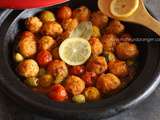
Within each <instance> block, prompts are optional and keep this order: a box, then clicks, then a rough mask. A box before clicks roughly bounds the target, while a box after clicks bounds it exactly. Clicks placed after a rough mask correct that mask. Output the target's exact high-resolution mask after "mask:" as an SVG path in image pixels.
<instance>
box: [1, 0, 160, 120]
mask: <svg viewBox="0 0 160 120" xmlns="http://www.w3.org/2000/svg"><path fill="white" fill-rule="evenodd" d="M145 3H146V7H147V8H148V10H149V11H150V12H151V14H152V15H153V16H154V17H156V18H157V19H159V20H160V0H145ZM2 11H3V10H1V9H0V13H2ZM0 120H52V119H49V118H44V117H41V116H38V115H36V114H35V113H30V112H28V111H27V110H24V109H23V108H21V107H20V106H18V105H16V104H15V103H14V102H13V101H12V100H10V99H9V98H7V97H6V96H5V95H4V94H3V93H1V92H0ZM108 120H160V86H159V87H158V88H157V90H156V91H155V92H154V93H153V94H152V95H151V96H150V97H149V98H148V99H146V100H145V101H144V102H143V103H141V104H139V105H137V106H136V107H134V108H132V109H130V110H127V111H125V112H123V113H120V114H119V115H117V116H114V117H112V118H110V119H108Z"/></svg>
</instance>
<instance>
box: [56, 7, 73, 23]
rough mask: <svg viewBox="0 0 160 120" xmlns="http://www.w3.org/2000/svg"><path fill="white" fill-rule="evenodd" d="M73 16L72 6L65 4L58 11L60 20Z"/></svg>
mask: <svg viewBox="0 0 160 120" xmlns="http://www.w3.org/2000/svg"><path fill="white" fill-rule="evenodd" d="M71 16H72V10H71V8H69V7H67V6H64V7H61V8H59V10H58V12H57V17H58V18H59V19H60V20H64V19H68V18H70V17H71Z"/></svg>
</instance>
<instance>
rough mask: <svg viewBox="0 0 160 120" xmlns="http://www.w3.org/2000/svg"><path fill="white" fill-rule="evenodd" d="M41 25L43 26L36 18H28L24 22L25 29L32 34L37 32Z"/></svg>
mask: <svg viewBox="0 0 160 120" xmlns="http://www.w3.org/2000/svg"><path fill="white" fill-rule="evenodd" d="M42 25H43V23H42V22H41V21H40V19H39V18H38V17H29V18H28V19H27V20H26V27H27V29H28V30H29V31H31V32H33V33H37V32H39V30H40V29H41V27H42Z"/></svg>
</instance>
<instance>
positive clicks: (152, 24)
mask: <svg viewBox="0 0 160 120" xmlns="http://www.w3.org/2000/svg"><path fill="white" fill-rule="evenodd" d="M112 1H113V0H98V7H99V9H100V10H101V11H102V12H103V13H104V14H105V15H107V16H109V17H110V18H113V19H118V20H121V21H125V22H131V23H136V24H140V25H143V26H145V27H147V28H149V29H151V30H152V31H154V32H155V33H157V34H158V35H159V36H160V22H158V21H157V20H156V19H154V18H153V17H152V16H151V15H150V14H149V13H148V11H147V9H146V8H145V6H144V2H143V0H139V6H138V8H137V10H136V11H135V12H134V13H133V14H132V15H131V16H129V17H126V18H117V17H115V16H113V15H112V13H111V12H110V4H111V2H112Z"/></svg>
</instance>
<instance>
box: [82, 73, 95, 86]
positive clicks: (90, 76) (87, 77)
mask: <svg viewBox="0 0 160 120" xmlns="http://www.w3.org/2000/svg"><path fill="white" fill-rule="evenodd" d="M95 77H96V73H94V72H85V74H84V75H83V76H82V79H83V80H84V81H85V85H86V86H88V87H90V86H93V84H94V79H95Z"/></svg>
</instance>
